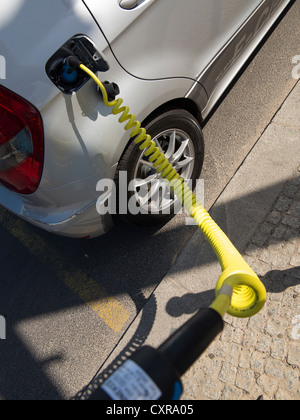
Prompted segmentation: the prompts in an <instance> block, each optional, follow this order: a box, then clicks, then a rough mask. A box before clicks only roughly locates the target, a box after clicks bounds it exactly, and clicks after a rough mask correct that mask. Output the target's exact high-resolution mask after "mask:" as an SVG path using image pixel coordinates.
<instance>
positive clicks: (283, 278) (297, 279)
mask: <svg viewBox="0 0 300 420" xmlns="http://www.w3.org/2000/svg"><path fill="white" fill-rule="evenodd" d="M261 281H262V283H263V284H264V285H265V287H266V289H267V292H268V293H283V292H284V291H285V290H286V289H288V288H290V287H294V286H297V285H298V284H300V267H295V268H290V269H288V270H283V271H280V270H271V271H269V272H268V273H266V274H265V276H263V277H262V278H261ZM214 298H215V291H214V290H208V291H205V292H201V293H198V294H193V293H187V294H185V295H184V296H182V297H174V298H172V299H170V300H169V302H168V303H167V305H166V312H167V313H168V314H169V315H170V316H172V317H175V318H178V317H181V316H182V315H184V314H191V315H192V314H194V313H195V312H196V311H197V310H199V309H201V308H203V307H206V306H209V305H210V304H211V303H212V302H213V300H214Z"/></svg>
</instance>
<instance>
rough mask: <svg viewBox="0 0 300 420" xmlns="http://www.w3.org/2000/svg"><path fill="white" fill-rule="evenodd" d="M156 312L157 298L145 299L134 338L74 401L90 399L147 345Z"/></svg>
mask: <svg viewBox="0 0 300 420" xmlns="http://www.w3.org/2000/svg"><path fill="white" fill-rule="evenodd" d="M146 302H147V305H146ZM156 312H157V304H156V299H155V296H154V295H152V298H151V299H149V300H147V299H146V298H145V306H144V309H143V310H142V313H141V320H140V322H139V325H138V327H137V329H136V331H135V333H134V335H133V336H132V338H131V339H130V340H129V342H128V343H127V344H126V345H125V347H124V348H123V350H121V352H120V353H119V354H118V355H117V356H116V357H115V358H114V360H113V361H112V362H110V363H109V365H108V366H107V367H106V368H105V369H104V370H103V371H102V368H103V365H102V366H101V367H100V368H99V370H98V372H97V373H96V374H95V376H94V377H93V379H92V380H91V382H90V383H89V384H88V385H87V386H86V387H85V388H84V389H83V390H82V391H80V392H78V393H77V394H76V395H75V396H74V397H73V398H72V400H86V399H88V398H89V397H90V396H91V394H92V393H93V392H94V391H95V390H96V389H98V388H99V387H100V386H101V385H102V384H103V383H104V382H105V380H106V379H107V378H108V377H109V376H111V375H112V374H113V373H114V372H115V371H116V370H117V369H118V368H119V367H120V366H121V365H122V364H123V363H124V362H125V361H126V360H127V359H128V358H129V357H131V356H132V355H133V354H134V353H135V352H136V351H137V350H139V349H140V348H141V347H142V346H143V345H144V344H145V342H146V340H147V337H148V336H149V334H150V332H151V330H152V327H153V325H154V321H155V317H156ZM112 353H113V352H112ZM108 359H109V357H108Z"/></svg>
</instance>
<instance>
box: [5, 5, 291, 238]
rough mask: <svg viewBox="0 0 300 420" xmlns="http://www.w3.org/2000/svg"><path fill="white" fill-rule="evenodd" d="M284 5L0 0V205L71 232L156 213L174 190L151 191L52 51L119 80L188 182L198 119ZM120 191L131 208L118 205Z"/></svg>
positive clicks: (196, 159) (107, 114)
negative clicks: (86, 60)
mask: <svg viewBox="0 0 300 420" xmlns="http://www.w3.org/2000/svg"><path fill="white" fill-rule="evenodd" d="M289 3H290V1H289V0H251V1H249V0H224V1H220V0H210V1H207V0H52V1H51V2H50V1H46V0H10V1H7V2H4V1H2V2H1V4H0V78H1V81H0V82H1V84H0V204H1V205H2V206H4V207H5V208H7V209H9V210H10V211H11V212H13V213H14V214H16V215H18V216H19V217H21V218H23V219H25V220H27V221H29V222H31V223H33V224H34V225H36V226H39V227H41V228H43V229H45V230H47V231H49V232H53V233H56V234H60V235H64V236H68V237H73V238H92V237H96V236H99V235H101V234H103V233H105V232H107V231H108V230H109V229H110V228H111V226H112V214H114V213H117V214H119V215H121V217H123V218H125V219H126V220H128V221H129V222H133V223H137V224H143V225H148V224H154V223H162V222H164V221H166V220H168V219H169V218H170V217H172V215H173V214H174V212H175V207H176V199H175V197H173V196H172V193H171V192H167V193H166V192H164V193H163V194H162V192H161V190H162V189H163V187H162V182H161V180H160V178H159V176H158V175H157V174H156V171H155V170H154V169H153V167H152V164H151V163H150V162H149V161H148V160H147V157H146V156H145V155H144V152H143V151H141V150H139V148H138V147H137V146H135V145H134V143H133V142H132V141H130V139H129V135H128V133H127V132H125V131H124V127H123V125H122V124H119V123H118V119H117V118H116V117H115V116H113V115H112V114H111V110H110V109H108V108H107V107H106V106H105V105H104V102H103V100H102V97H101V95H100V93H99V91H98V89H97V87H96V85H95V83H94V82H93V81H91V80H85V79H84V77H83V75H78V74H77V75H76V76H74V74H73V75H72V74H70V73H69V72H65V74H63V72H64V71H65V70H64V67H63V64H62V61H61V60H62V58H66V57H63V55H64V54H65V55H66V56H67V55H68V51H67V49H68V48H73V51H75V54H76V51H77V50H78V48H79V50H80V48H81V50H80V51H83V49H85V50H86V51H87V54H89V53H90V55H91V60H92V61H94V62H96V63H97V65H98V67H97V66H96V69H97V70H98V76H99V78H100V79H101V80H102V81H109V82H113V83H115V84H117V85H118V86H119V88H120V90H121V96H122V97H123V98H124V101H125V103H126V104H127V105H128V106H129V107H130V109H131V111H132V112H133V113H135V114H136V117H137V119H138V120H139V121H141V122H142V125H143V126H144V127H145V128H146V129H147V131H148V133H149V134H150V135H151V136H152V138H153V139H154V140H155V141H156V143H157V144H159V145H160V147H161V148H162V149H163V151H164V152H165V154H166V156H167V157H168V158H169V160H170V161H171V162H172V164H173V165H174V167H176V169H177V170H178V172H180V174H181V175H182V176H183V177H184V178H185V179H187V180H192V181H195V180H197V179H198V178H199V176H200V174H201V169H202V165H203V159H204V141H203V136H202V132H201V124H202V123H203V121H204V120H205V119H206V118H207V117H208V115H209V113H210V112H211V110H212V108H213V107H214V105H215V104H216V103H217V101H218V99H219V98H220V97H221V95H222V94H223V93H224V91H225V89H226V88H227V87H228V85H229V84H230V82H231V81H232V80H233V78H234V77H235V76H236V74H237V73H238V71H239V70H240V69H241V67H242V66H243V64H244V63H245V62H246V60H247V59H248V58H249V56H250V55H251V53H252V52H253V51H254V50H255V48H256V47H257V46H258V44H259V43H260V42H261V41H262V39H263V38H264V36H265V35H266V33H267V32H268V30H269V29H270V28H271V27H272V25H274V23H275V21H276V20H277V19H278V17H279V16H280V15H281V14H282V13H283V11H284V9H285V8H286V7H287V6H288V4H289ZM78 54H79V55H80V54H81V53H80V52H78ZM63 63H65V61H63ZM73 76H74V77H73ZM78 81H79V83H78ZM114 86H115V85H114ZM132 199H134V200H135V201H136V203H137V205H136V207H135V208H136V209H137V210H138V209H139V208H140V211H130V210H132V209H130V208H129V207H130V206H129V203H130V202H132Z"/></svg>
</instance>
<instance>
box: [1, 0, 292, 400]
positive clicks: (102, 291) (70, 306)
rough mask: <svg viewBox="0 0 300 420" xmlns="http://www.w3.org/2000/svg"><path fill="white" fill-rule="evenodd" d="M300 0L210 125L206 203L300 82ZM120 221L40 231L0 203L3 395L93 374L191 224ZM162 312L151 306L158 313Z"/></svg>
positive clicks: (63, 390)
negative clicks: (80, 229) (103, 228)
mask: <svg viewBox="0 0 300 420" xmlns="http://www.w3.org/2000/svg"><path fill="white" fill-rule="evenodd" d="M299 21H300V2H299V1H296V3H295V4H294V5H293V6H292V8H291V9H290V10H289V12H288V13H287V15H286V16H285V17H284V18H283V19H282V21H281V22H280V23H279V25H278V26H277V27H276V29H275V30H274V31H273V32H272V34H271V35H270V36H269V37H268V39H267V40H266V42H265V43H264V45H263V46H262V47H261V48H260V49H259V50H258V52H257V54H256V55H254V56H253V57H252V60H251V61H250V62H249V63H248V65H247V66H245V68H244V70H243V71H242V72H241V74H240V76H239V78H237V80H236V81H235V83H234V84H233V85H232V86H231V88H230V89H229V90H228V92H227V93H226V95H225V96H224V97H223V98H222V101H220V103H219V105H218V107H217V108H216V110H215V112H214V113H213V114H212V116H211V117H210V119H209V120H208V121H207V123H206V124H205V126H204V136H205V141H206V160H205V167H204V171H203V174H202V177H203V179H204V180H205V207H206V208H207V209H210V207H211V206H212V205H213V203H214V201H215V200H216V198H217V197H218V195H219V194H220V193H221V191H222V190H223V189H224V188H225V186H226V185H227V183H228V182H229V181H230V179H231V178H232V176H233V174H234V173H235V171H236V170H237V169H238V167H239V166H240V165H241V163H242V162H243V160H244V159H245V157H246V156H247V154H248V152H249V151H250V150H251V148H252V147H253V146H254V144H255V142H256V141H257V139H258V138H259V137H260V135H261V134H262V133H263V131H264V130H265V128H266V127H267V126H268V124H269V122H270V120H271V119H272V117H273V115H274V112H276V110H277V109H278V107H279V106H280V104H281V103H282V102H283V100H284V99H285V98H286V97H287V95H288V94H289V92H290V91H291V89H292V88H293V86H294V85H295V83H296V81H295V80H294V79H293V78H292V69H293V64H292V58H293V57H294V56H296V55H299V54H300V47H299V35H298V32H299ZM195 229H196V228H195V227H194V226H187V225H186V217H185V216H184V215H182V216H176V217H175V218H174V219H173V220H172V221H171V222H170V223H168V224H167V225H165V226H162V227H159V228H147V229H144V228H140V227H134V226H129V225H126V224H125V223H123V222H121V221H119V220H116V223H115V227H114V229H113V230H112V231H111V232H110V233H108V234H107V235H106V236H103V237H101V238H98V239H94V240H91V241H74V240H70V239H65V238H60V237H56V236H53V235H50V234H48V233H46V232H43V231H41V230H39V229H37V228H35V227H33V226H31V225H29V224H27V223H25V222H23V221H21V220H19V219H17V218H16V217H14V216H13V215H11V214H10V213H8V212H6V211H5V210H3V209H0V237H1V243H0V251H1V252H0V262H1V283H0V284H1V286H0V288H1V289H0V290H1V293H0V314H1V315H5V316H6V322H7V325H6V328H7V332H6V334H7V337H6V340H0V372H1V375H0V399H11V400H12V399H14V400H16V399H18V400H19V399H35V400H37V399H38V400H41V399H69V398H71V397H73V396H74V395H75V394H76V393H77V392H79V391H80V390H81V389H82V388H83V387H84V386H85V385H87V383H88V382H89V381H90V380H91V379H92V377H93V375H94V374H95V373H96V372H97V371H98V369H99V368H100V367H101V365H102V364H103V363H104V362H105V361H106V359H107V358H108V356H109V355H110V353H111V352H112V351H113V349H114V348H115V346H116V345H117V344H118V342H119V341H120V339H121V337H122V336H123V335H124V333H125V331H126V330H127V328H128V327H129V326H130V325H131V323H132V322H133V320H134V319H135V317H136V316H137V314H138V313H139V312H140V311H141V310H142V308H143V306H144V305H145V302H146V301H147V299H148V298H149V296H150V295H151V294H152V293H153V291H154V290H155V288H156V287H157V285H158V284H159V283H160V281H161V280H162V279H163V278H164V276H165V275H166V274H167V272H168V271H169V269H170V267H171V266H172V264H173V263H174V261H175V260H176V258H177V257H178V255H179V254H180V252H181V251H182V250H183V248H184V246H185V244H186V243H187V242H188V241H189V239H190V238H191V236H192V234H193V233H194V231H195ZM149 316H153V317H155V316H157V313H156V311H155V308H153V314H152V315H149Z"/></svg>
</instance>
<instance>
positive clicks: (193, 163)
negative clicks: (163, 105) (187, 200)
mask: <svg viewBox="0 0 300 420" xmlns="http://www.w3.org/2000/svg"><path fill="white" fill-rule="evenodd" d="M145 129H146V130H147V133H148V134H150V135H151V137H152V139H153V140H154V141H155V142H156V144H157V145H158V146H160V148H161V149H162V150H163V152H164V153H165V156H166V157H167V158H168V160H169V162H170V163H172V165H173V167H174V168H176V170H177V171H178V172H179V173H180V175H181V176H182V177H183V178H184V179H185V180H186V181H188V182H190V181H191V182H192V184H191V183H190V184H189V185H192V188H194V186H195V182H196V180H197V179H198V178H199V176H200V174H201V170H202V166H203V159H204V142H203V135H202V130H201V127H200V125H199V123H198V121H197V120H196V118H195V117H194V116H193V115H192V114H190V113H189V112H187V111H185V110H180V109H177V110H171V111H168V112H165V113H164V114H162V115H160V116H159V117H156V118H155V119H153V120H152V121H150V122H149V123H148V124H147V125H146V126H145ZM122 177H123V179H121V178H122ZM124 177H126V184H127V197H128V200H127V211H126V214H122V215H121V214H120V213H121V212H120V211H119V214H120V215H121V217H122V218H123V219H125V220H126V221H127V222H130V223H134V224H137V225H144V226H151V225H158V224H162V223H165V222H167V221H169V220H170V219H171V218H172V217H173V216H174V214H176V211H178V209H180V205H179V202H178V200H177V199H176V197H174V194H173V193H172V192H171V190H170V188H169V187H168V186H167V183H166V182H165V180H163V179H162V177H161V176H160V175H159V174H158V173H157V172H156V170H155V168H153V165H152V163H151V162H149V158H147V157H146V156H145V151H141V150H140V149H139V147H138V146H137V145H136V144H135V143H134V142H131V143H130V145H129V146H128V148H127V149H126V151H125V153H124V155H123V156H122V158H121V160H120V163H119V165H118V170H117V174H116V183H117V187H118V188H117V190H118V191H119V202H120V199H121V195H122V197H123V196H124V194H121V192H122V188H123V189H124V186H125V182H124ZM123 192H124V191H123ZM119 209H120V206H119ZM123 209H124V207H123ZM122 213H125V212H124V211H122Z"/></svg>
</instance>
